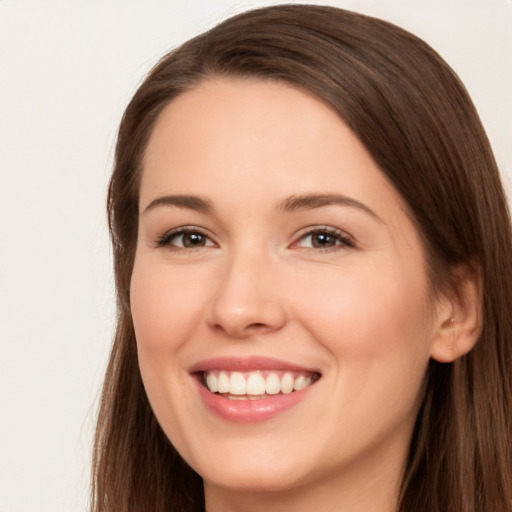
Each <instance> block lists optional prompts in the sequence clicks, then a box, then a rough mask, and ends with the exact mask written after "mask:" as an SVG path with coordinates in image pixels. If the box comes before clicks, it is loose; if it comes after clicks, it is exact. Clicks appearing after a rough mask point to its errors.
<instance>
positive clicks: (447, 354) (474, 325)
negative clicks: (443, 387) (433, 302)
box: [430, 266, 482, 363]
mask: <svg viewBox="0 0 512 512" xmlns="http://www.w3.org/2000/svg"><path fill="white" fill-rule="evenodd" d="M452 275H454V276H455V279H454V283H455V284H454V285H453V286H452V288H451V290H450V291H449V292H448V293H444V294H442V296H441V297H439V298H438V300H437V306H436V313H437V314H436V324H435V332H434V336H433V339H432V344H431V349H430V356H431V357H432V359H435V360H436V361H439V362H440V363H451V362H453V361H455V360H456V359H458V358H459V357H462V356H463V355H465V354H467V353H468V352H469V351H470V350H471V349H472V348H473V347H474V346H475V344H476V342H477V341H478V338H479V337H480V333H481V332H482V280H481V277H480V273H479V272H477V271H474V270H473V269H470V268H468V267H467V266H465V267H464V268H462V267H459V268H457V269H456V270H455V273H454V274H452Z"/></svg>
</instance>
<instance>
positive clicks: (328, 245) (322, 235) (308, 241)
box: [295, 228, 354, 249]
mask: <svg viewBox="0 0 512 512" xmlns="http://www.w3.org/2000/svg"><path fill="white" fill-rule="evenodd" d="M295 247H304V248H310V249H332V248H335V247H337V248H340V249H342V248H344V247H354V242H353V240H352V239H351V238H350V236H348V235H347V234H346V233H344V232H343V231H340V230H338V229H334V228H332V229H330V228H329V229H328V228H324V229H314V230H312V231H309V232H308V233H306V234H305V235H303V236H302V237H301V238H300V240H299V241H298V242H297V243H296V244H295Z"/></svg>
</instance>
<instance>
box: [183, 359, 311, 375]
mask: <svg viewBox="0 0 512 512" xmlns="http://www.w3.org/2000/svg"><path fill="white" fill-rule="evenodd" d="M208 370H226V371H233V372H236V371H239V372H251V371H256V370H276V371H279V370H282V371H296V372H311V373H320V372H319V371H318V370H317V369H316V368H306V367H304V366H299V365H296V364H292V363H289V362H287V361H282V360H280V359H274V358H272V357H261V356H251V357H216V358H212V359H205V360H204V361H200V362H198V363H196V364H194V365H193V366H191V367H190V368H189V370H188V371H189V373H198V372H205V371H208Z"/></svg>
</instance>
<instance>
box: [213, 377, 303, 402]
mask: <svg viewBox="0 0 512 512" xmlns="http://www.w3.org/2000/svg"><path fill="white" fill-rule="evenodd" d="M312 382H313V376H312V375H311V374H308V375H303V374H300V375H297V376H295V375H294V374H293V373H292V372H285V373H281V374H279V373H277V372H266V371H254V372H245V373H242V372H229V371H217V370H215V371H207V372H205V384H206V387H207V388H208V389H209V390H210V391H211V392H212V393H222V394H229V395H231V398H233V399H242V400H245V399H252V400H257V399H261V398H265V396H268V395H277V394H278V393H282V394H283V395H287V394H289V393H292V392H293V391H300V390H301V389H304V388H307V387H308V386H309V385H311V383H312ZM244 397H245V398H244Z"/></svg>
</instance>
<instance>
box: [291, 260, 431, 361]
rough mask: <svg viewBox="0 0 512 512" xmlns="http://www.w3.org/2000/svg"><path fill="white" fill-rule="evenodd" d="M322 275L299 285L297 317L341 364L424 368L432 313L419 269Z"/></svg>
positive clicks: (372, 269) (357, 270)
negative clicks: (389, 364)
mask: <svg viewBox="0 0 512 512" xmlns="http://www.w3.org/2000/svg"><path fill="white" fill-rule="evenodd" d="M382 268H385V269H386V272H383V271H382ZM325 277H326V278H322V276H321V275H314V274H310V275H309V276H308V278H307V279H308V281H307V283H304V286H303V288H305V289H307V293H304V291H303V292H302V293H300V294H299V291H298V290H297V291H296V293H295V295H296V296H297V297H303V298H304V300H303V301H302V302H301V304H300V305H299V306H298V308H299V309H300V313H299V315H298V316H299V317H301V318H302V319H303V321H304V323H305V324H307V328H308V330H309V331H311V332H312V333H314V335H315V337H316V338H317V339H318V340H319V341H321V342H322V343H323V344H324V345H325V346H326V348H327V349H328V350H329V351H330V352H331V353H332V354H333V356H334V357H335V359H336V360H337V362H338V363H339V364H340V365H343V364H344V363H345V362H346V361H348V360H350V361H352V362H357V361H359V362H360V363H361V365H371V364H373V363H375V364H379V363H381V362H383V361H388V362H392V363H393V364H396V365H399V364H404V363H405V362H406V361H409V362H410V363H412V365H415V363H418V364H419V365H420V366H421V368H423V367H424V366H425V362H426V361H428V359H429V357H428V354H429V342H430V340H429V334H430V332H431V330H432V314H431V312H430V307H429V299H428V297H429V295H428V290H429V287H428V283H427V280H426V278H425V277H424V272H423V271H422V269H421V268H418V269H410V271H408V269H406V268H405V269H404V268H403V267H401V266H399V265H387V266H385V267H381V266H379V267H372V266H370V265H367V266H364V267H361V268H356V267H352V268H348V269H344V270H343V271H340V272H336V273H335V272H331V273H330V275H329V276H328V277H329V278H328V279H327V276H325ZM319 283H322V285H321V286H319Z"/></svg>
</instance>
